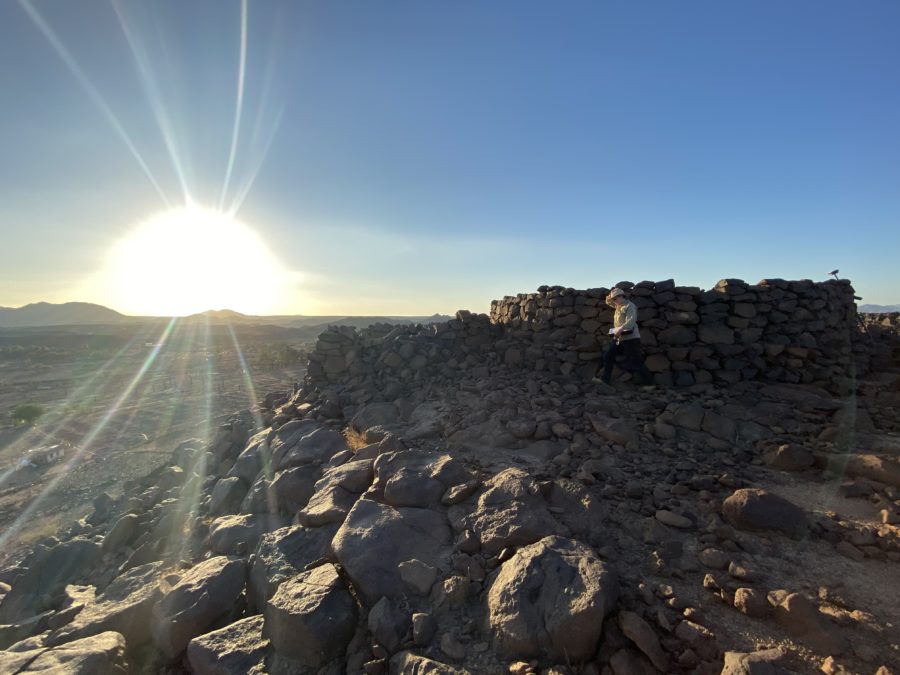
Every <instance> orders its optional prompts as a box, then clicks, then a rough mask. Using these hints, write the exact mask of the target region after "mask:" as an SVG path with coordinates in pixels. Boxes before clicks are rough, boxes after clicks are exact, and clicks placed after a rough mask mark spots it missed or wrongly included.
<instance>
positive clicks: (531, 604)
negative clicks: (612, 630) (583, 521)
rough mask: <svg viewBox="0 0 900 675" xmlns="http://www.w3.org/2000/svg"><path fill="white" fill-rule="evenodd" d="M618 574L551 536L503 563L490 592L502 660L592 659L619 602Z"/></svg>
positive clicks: (581, 548) (574, 544) (582, 548)
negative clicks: (605, 619)
mask: <svg viewBox="0 0 900 675" xmlns="http://www.w3.org/2000/svg"><path fill="white" fill-rule="evenodd" d="M618 594H619V588H618V581H617V577H616V574H615V572H614V571H613V570H612V569H610V567H609V566H608V565H607V564H606V563H604V562H603V561H601V560H600V559H599V558H598V557H597V556H596V554H595V553H594V552H593V550H592V549H591V548H590V547H588V546H586V545H584V544H582V543H580V542H578V541H575V540H573V539H564V538H562V537H545V538H544V539H541V540H540V541H539V542H537V543H535V544H531V545H530V546H525V547H524V548H521V549H519V550H518V551H517V552H516V554H515V555H514V556H513V557H512V558H510V559H509V560H507V561H506V562H505V563H503V565H502V567H501V568H500V571H499V573H498V574H497V576H496V577H495V578H494V579H493V581H492V582H491V584H490V588H489V589H488V592H487V610H488V618H487V623H488V625H487V630H488V631H489V632H490V633H491V636H492V638H493V642H494V648H495V650H496V651H497V653H498V655H500V656H501V657H502V658H509V659H513V658H523V659H528V658H533V657H544V658H547V659H549V660H551V661H552V662H560V663H561V662H565V661H566V660H569V661H576V662H577V661H584V660H587V659H589V658H591V657H592V656H593V655H594V652H595V651H596V649H597V644H598V642H599V640H600V636H601V634H602V632H603V620H604V618H605V617H606V615H607V614H608V613H609V612H610V610H611V609H612V607H613V605H614V603H615V602H616V599H617V598H618Z"/></svg>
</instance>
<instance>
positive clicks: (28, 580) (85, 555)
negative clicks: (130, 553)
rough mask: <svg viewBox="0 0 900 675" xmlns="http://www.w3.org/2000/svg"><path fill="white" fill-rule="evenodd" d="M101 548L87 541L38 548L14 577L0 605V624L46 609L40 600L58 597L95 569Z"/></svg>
mask: <svg viewBox="0 0 900 675" xmlns="http://www.w3.org/2000/svg"><path fill="white" fill-rule="evenodd" d="M100 553H101V547H100V544H98V543H97V542H95V541H90V540H88V539H80V538H76V539H72V540H70V541H66V542H63V543H61V544H56V545H54V546H53V547H51V548H46V547H37V548H36V549H35V551H34V552H33V553H32V554H31V555H30V556H29V557H28V558H27V559H26V561H25V571H24V572H23V573H22V574H20V575H19V576H18V577H16V579H15V581H14V583H13V584H12V588H11V589H10V591H9V592H8V593H7V594H6V597H5V598H4V599H3V604H0V623H8V624H12V623H17V622H18V621H19V620H21V619H25V618H27V617H30V616H32V615H34V614H39V613H40V612H41V611H43V610H45V609H50V608H49V607H43V606H42V605H41V602H42V598H46V597H51V598H52V597H53V596H55V595H57V594H59V593H60V592H61V591H62V590H63V589H64V588H65V587H66V584H70V583H74V582H77V581H79V579H81V578H82V577H84V576H85V575H86V574H87V573H88V572H90V571H92V570H93V569H94V566H95V564H96V563H97V561H98V560H99V558H100Z"/></svg>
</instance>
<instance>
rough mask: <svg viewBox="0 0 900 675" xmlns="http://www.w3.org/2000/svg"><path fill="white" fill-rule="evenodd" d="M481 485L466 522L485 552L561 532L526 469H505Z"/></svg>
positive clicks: (532, 541)
mask: <svg viewBox="0 0 900 675" xmlns="http://www.w3.org/2000/svg"><path fill="white" fill-rule="evenodd" d="M484 488H485V490H484V492H482V494H481V496H480V497H479V498H478V505H477V506H476V508H475V510H474V511H473V512H472V513H471V514H470V515H469V516H468V518H467V523H468V525H469V528H470V529H471V530H472V532H474V533H475V535H476V536H477V537H478V539H479V540H480V542H481V547H482V548H483V549H484V550H485V551H487V552H488V553H497V552H498V551H500V550H501V549H503V548H506V547H509V546H521V545H524V544H531V543H534V542H535V541H538V540H539V539H542V538H543V537H546V536H547V535H549V534H559V533H560V532H561V530H560V527H559V524H558V523H557V522H556V520H554V518H553V516H552V515H551V514H550V511H549V510H548V509H547V504H546V502H545V501H544V499H543V497H541V495H540V491H539V489H538V487H537V484H536V483H535V481H534V479H532V478H531V477H530V476H529V475H528V474H527V473H526V472H525V471H522V470H521V469H506V470H504V471H502V472H500V473H498V474H497V475H496V476H493V477H492V478H491V479H490V480H488V481H487V482H486V483H485V485H484Z"/></svg>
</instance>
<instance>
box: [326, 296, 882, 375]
mask: <svg viewBox="0 0 900 675" xmlns="http://www.w3.org/2000/svg"><path fill="white" fill-rule="evenodd" d="M616 287H619V288H623V289H625V290H626V293H627V295H628V297H629V298H630V299H631V300H632V301H633V302H634V303H635V304H636V305H637V307H638V324H639V327H640V331H641V340H642V347H643V349H644V352H645V355H646V361H647V365H648V367H649V368H650V370H651V372H653V373H654V377H655V379H656V382H657V384H660V385H664V386H673V385H674V386H689V385H692V384H702V383H716V384H726V385H727V384H732V383H736V382H738V381H740V380H752V379H760V380H764V381H771V382H788V383H806V384H815V385H819V386H823V387H827V388H828V389H831V390H833V391H848V390H849V389H850V388H851V387H852V385H853V380H854V378H855V377H856V376H857V375H858V374H859V369H860V368H867V367H869V366H870V365H871V364H870V362H869V361H868V360H867V357H868V355H869V352H868V351H867V348H866V346H865V345H864V344H861V342H860V339H859V335H860V331H859V324H858V320H857V313H856V305H855V302H854V300H855V299H854V292H853V287H852V286H851V285H850V282H849V281H847V280H840V281H833V280H832V281H825V282H818V283H817V282H813V281H809V280H800V281H785V280H782V279H766V280H763V281H761V282H759V283H758V284H748V283H745V282H744V281H741V280H739V279H723V280H721V281H719V282H718V283H717V284H716V285H715V287H714V288H712V289H710V290H703V289H701V288H698V287H695V286H678V285H676V283H675V282H674V281H673V280H671V279H669V280H666V281H658V282H650V281H642V282H640V283H638V284H631V283H628V282H620V283H619V284H616ZM609 290H610V289H607V288H594V289H587V290H576V289H572V288H564V287H560V286H542V287H541V288H539V289H538V290H537V292H535V293H525V294H519V295H515V296H507V297H505V298H503V299H502V300H495V301H493V302H492V303H491V311H490V315H489V316H488V315H484V314H472V313H470V312H467V311H460V312H458V313H457V315H456V318H455V319H453V320H451V321H448V322H443V323H434V324H425V325H422V324H418V325H404V326H392V325H386V324H378V325H373V326H370V327H369V328H366V329H363V330H356V329H354V328H350V327H334V328H331V329H329V330H328V331H326V332H325V333H323V334H322V335H321V336H320V337H319V340H318V343H317V345H316V347H315V349H314V350H313V352H312V353H311V355H310V361H309V378H310V380H311V381H312V382H314V383H321V384H327V383H332V382H339V381H346V380H348V379H352V378H359V380H360V382H363V381H372V380H375V381H377V382H378V383H379V386H382V387H383V386H384V384H385V383H386V382H389V381H391V380H395V381H402V380H409V379H421V378H423V377H426V376H429V377H441V376H446V377H453V376H455V375H458V374H459V373H460V372H463V371H468V370H471V369H476V368H486V367H490V366H493V365H500V364H504V365H506V366H508V367H513V368H524V369H531V370H536V371H543V372H549V373H551V374H554V375H562V376H575V377H580V378H585V379H589V378H591V377H593V376H594V375H595V374H596V372H597V368H598V365H599V362H600V360H601V358H602V352H603V348H604V346H605V345H606V344H607V343H608V342H609V339H610V338H609V336H608V330H609V329H610V328H611V327H612V320H613V312H612V309H611V308H610V307H608V306H606V304H605V302H604V299H605V297H606V296H607V294H608V293H609ZM893 325H894V326H895V327H896V321H895V323H894V324H893ZM485 372H487V371H485Z"/></svg>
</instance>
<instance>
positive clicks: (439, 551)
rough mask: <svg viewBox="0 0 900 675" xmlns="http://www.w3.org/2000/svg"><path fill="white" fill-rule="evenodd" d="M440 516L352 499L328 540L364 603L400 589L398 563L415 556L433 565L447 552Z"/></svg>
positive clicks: (399, 592) (445, 530) (445, 531)
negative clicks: (350, 505) (333, 535)
mask: <svg viewBox="0 0 900 675" xmlns="http://www.w3.org/2000/svg"><path fill="white" fill-rule="evenodd" d="M449 544H450V528H449V526H448V525H447V521H446V518H445V517H444V516H443V515H442V514H439V513H436V512H434V511H431V510H428V509H416V508H411V507H403V508H399V509H395V508H393V507H391V506H387V505H385V504H380V503H378V502H375V501H372V500H370V499H365V498H363V499H360V500H358V501H357V502H356V504H355V505H354V506H353V508H352V509H351V510H350V513H349V514H347V519H346V520H345V521H344V523H343V525H341V528H340V529H339V530H338V532H337V534H336V535H335V537H334V541H333V542H332V549H333V551H334V555H335V557H336V558H337V560H338V561H339V562H340V563H341V565H343V566H344V570H345V571H346V573H347V575H348V576H349V577H350V578H351V579H352V580H353V583H354V585H355V586H356V589H357V590H358V591H359V592H360V593H362V595H363V597H364V598H365V599H366V601H367V602H369V603H375V602H377V601H378V600H379V599H380V598H381V596H387V597H389V598H392V599H393V598H399V597H400V596H401V595H402V594H404V593H405V592H406V586H405V584H404V583H403V580H402V579H401V577H400V571H399V565H400V563H401V562H403V561H405V560H409V559H410V558H415V559H418V560H421V561H422V562H424V563H425V564H428V565H432V566H435V567H437V566H439V564H440V561H441V560H443V559H445V558H446V556H447V555H448V554H449Z"/></svg>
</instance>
